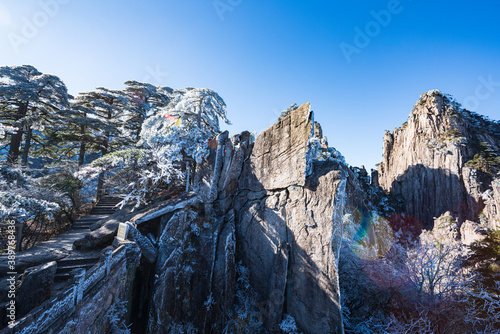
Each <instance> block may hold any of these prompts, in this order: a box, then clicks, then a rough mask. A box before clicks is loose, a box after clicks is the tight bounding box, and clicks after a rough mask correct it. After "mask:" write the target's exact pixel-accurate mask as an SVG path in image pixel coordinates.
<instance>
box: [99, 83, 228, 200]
mask: <svg viewBox="0 0 500 334" xmlns="http://www.w3.org/2000/svg"><path fill="white" fill-rule="evenodd" d="M172 94H173V96H174V97H173V99H172V100H171V102H170V103H169V104H168V105H167V106H166V107H162V108H155V110H152V111H151V113H152V115H151V116H150V117H148V118H147V119H146V120H145V121H144V123H143V124H142V130H141V132H140V140H139V142H138V144H137V147H138V148H137V149H128V150H123V151H120V152H115V153H113V154H111V155H108V156H107V157H104V158H101V159H98V160H97V161H95V162H94V163H93V164H92V165H91V167H94V168H101V169H107V170H110V169H114V170H118V169H120V170H122V172H121V175H123V174H126V173H125V172H123V171H124V170H128V171H129V172H131V173H132V174H133V175H135V176H134V177H129V178H128V179H129V180H131V182H129V183H128V185H127V189H126V190H127V193H128V195H127V197H126V199H125V202H136V203H137V205H139V204H141V203H144V202H146V200H147V199H148V198H150V197H151V196H152V195H154V193H155V192H156V191H158V190H159V189H162V188H164V187H166V186H168V185H169V184H172V183H173V182H175V181H178V180H182V179H183V178H184V177H183V172H184V171H185V170H186V169H188V170H189V169H190V167H189V166H190V163H191V162H193V163H201V162H202V161H203V160H204V159H205V158H206V157H207V156H208V154H209V148H208V140H209V139H210V138H211V137H214V136H216V135H217V134H219V132H220V128H219V118H220V119H222V120H223V121H225V122H226V123H228V124H229V121H228V119H227V114H226V104H225V103H224V100H223V99H222V98H221V97H220V96H219V95H218V94H217V93H216V92H214V91H213V90H210V89H205V88H186V89H181V90H176V91H173V92H172ZM191 167H192V165H191ZM128 175H129V176H130V173H128Z"/></svg>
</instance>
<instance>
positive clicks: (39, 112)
mask: <svg viewBox="0 0 500 334" xmlns="http://www.w3.org/2000/svg"><path fill="white" fill-rule="evenodd" d="M68 99H69V95H68V91H67V88H66V86H65V84H64V83H63V82H62V80H61V79H59V78H58V77H56V76H54V75H50V74H43V73H41V72H39V71H38V70H37V69H36V68H35V67H33V66H30V65H22V66H2V67H0V107H1V108H0V113H1V114H0V120H1V122H2V124H3V125H6V126H12V127H15V128H16V131H15V132H13V133H12V134H11V135H10V142H9V143H8V146H9V151H8V155H7V161H8V163H9V164H11V165H13V164H17V162H18V158H19V154H20V147H21V142H22V139H23V135H24V147H23V155H22V161H21V163H22V165H23V166H25V165H26V164H27V160H28V155H29V150H30V147H31V143H32V139H33V135H34V134H38V133H39V132H41V131H43V129H44V128H45V127H46V126H50V125H51V124H54V123H55V122H57V120H58V119H59V117H60V111H61V110H64V109H65V108H66V107H67V106H68Z"/></svg>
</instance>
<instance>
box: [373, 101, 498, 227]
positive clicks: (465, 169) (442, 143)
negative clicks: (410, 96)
mask: <svg viewBox="0 0 500 334" xmlns="http://www.w3.org/2000/svg"><path fill="white" fill-rule="evenodd" d="M499 148H500V124H498V122H493V121H490V120H487V119H485V118H483V117H481V116H479V115H477V114H474V113H471V112H469V111H467V110H464V109H462V108H461V107H460V105H459V104H458V103H457V102H455V101H454V100H453V98H452V97H451V96H449V95H445V94H443V93H441V92H439V91H431V92H428V93H425V94H423V95H422V96H421V98H420V99H419V100H418V101H417V104H416V105H415V107H414V109H413V111H412V113H411V114H410V116H409V119H408V121H407V122H406V123H405V124H404V125H403V126H402V127H401V128H398V129H395V130H394V132H392V133H391V132H387V133H386V134H385V136H384V149H383V161H382V163H380V165H379V167H378V183H379V185H380V186H381V187H382V188H383V189H384V190H386V191H388V192H390V193H392V194H399V195H402V197H403V198H404V199H405V201H406V212H407V213H408V214H409V215H411V216H413V217H415V218H417V219H418V220H420V222H421V223H422V224H423V226H424V227H426V228H432V226H433V222H434V219H436V218H437V217H439V216H441V215H442V214H444V213H446V212H447V211H449V212H450V213H451V215H452V216H453V217H454V218H455V219H457V221H458V222H459V223H460V224H462V223H463V222H465V221H467V220H470V221H478V218H479V215H480V214H482V213H483V215H484V214H486V215H488V216H489V217H490V219H489V224H490V227H494V226H495V225H496V224H497V223H496V222H495V221H496V219H497V218H494V217H493V216H495V212H496V211H495V210H496V208H497V207H498V197H497V196H498V192H497V193H495V192H494V191H491V192H488V196H490V195H491V196H490V197H491V198H490V199H489V200H487V202H488V204H487V203H486V202H485V199H484V198H483V197H484V196H485V192H486V191H487V190H488V189H491V187H492V181H493V178H494V176H495V175H496V173H497V172H498V167H500V164H499V160H498V157H497V154H498V152H500V150H499ZM485 206H487V207H488V208H487V209H486V210H485V211H484V212H483V210H484V209H485Z"/></svg>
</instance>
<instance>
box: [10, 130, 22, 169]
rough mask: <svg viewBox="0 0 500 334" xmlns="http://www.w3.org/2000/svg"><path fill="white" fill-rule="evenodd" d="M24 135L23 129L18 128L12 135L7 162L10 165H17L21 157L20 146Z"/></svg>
mask: <svg viewBox="0 0 500 334" xmlns="http://www.w3.org/2000/svg"><path fill="white" fill-rule="evenodd" d="M22 137H23V129H19V130H17V132H16V133H13V134H12V135H11V136H10V146H9V153H8V155H7V163H8V164H9V165H16V164H17V159H18V158H19V147H20V146H21V139H22Z"/></svg>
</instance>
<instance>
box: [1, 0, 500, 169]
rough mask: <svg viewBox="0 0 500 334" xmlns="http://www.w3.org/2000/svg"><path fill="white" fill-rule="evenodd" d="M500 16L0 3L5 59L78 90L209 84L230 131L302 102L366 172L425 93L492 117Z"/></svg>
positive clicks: (284, 4)
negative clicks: (129, 84) (224, 108)
mask: <svg viewBox="0 0 500 334" xmlns="http://www.w3.org/2000/svg"><path fill="white" fill-rule="evenodd" d="M54 4H57V6H54ZM216 6H218V9H217V8H216ZM389 10H390V11H389ZM381 11H385V12H382V13H386V14H387V12H388V13H390V18H389V17H388V16H387V15H382V14H380V13H381ZM373 12H375V13H379V14H380V15H379V20H380V22H381V23H376V22H377V21H376V19H375V17H374V15H373ZM391 12H392V13H391ZM499 13H500V2H498V1H494V0H491V1H478V2H472V1H460V0H458V1H424V0H413V1H410V0H401V1H399V4H398V1H395V0H391V1H385V0H384V1H374V0H372V1H352V0H351V1H340V0H338V1H332V0H323V1H321V0H319V1H305V0H304V1H293V0H287V1H284V0H272V1H270V0H267V1H264V0H252V1H250V0H220V1H219V0H217V1H213V0H152V1H132V0H121V1H102V0H101V1H97V0H85V1H82V0H42V1H32V0H23V1H19V0H17V1H15V0H10V1H7V0H0V65H21V64H31V65H34V66H35V67H37V68H38V69H39V70H40V71H42V72H45V73H52V74H56V75H58V76H59V77H60V78H61V79H63V80H64V82H65V83H66V85H67V86H68V88H69V90H70V92H71V93H72V94H77V93H78V92H80V91H87V90H91V89H93V88H94V87H96V86H105V87H109V88H121V87H123V82H124V81H126V80H129V79H135V80H139V81H149V82H150V83H153V84H157V85H166V86H170V87H173V88H182V87H186V86H193V87H208V88H212V89H214V90H216V91H217V92H218V93H219V94H220V95H221V96H222V97H223V98H224V100H225V101H226V103H227V105H228V113H229V117H230V119H231V121H232V122H233V125H232V126H229V127H226V128H228V129H229V130H230V132H231V134H235V133H237V132H240V131H243V130H249V131H257V132H260V131H262V130H264V129H265V128H267V127H268V126H269V125H271V124H272V123H274V122H275V121H276V119H277V117H278V115H279V113H280V111H281V110H283V109H285V108H286V107H287V106H288V105H290V104H292V103H298V104H301V103H304V102H310V103H311V105H312V107H313V110H314V111H315V116H316V120H317V121H319V122H320V123H321V124H322V126H323V130H324V133H325V135H326V136H328V140H329V143H330V146H333V147H335V148H337V149H338V150H340V151H341V152H342V154H343V155H344V156H345V157H346V159H347V162H348V163H350V164H352V165H358V166H359V165H362V164H364V165H365V166H367V167H368V168H371V167H374V166H375V164H376V163H378V162H379V161H380V160H381V155H382V138H383V134H384V130H392V129H393V128H394V127H397V126H400V125H401V124H402V123H403V122H404V121H405V120H406V119H407V117H408V114H409V113H410V111H411V108H412V106H413V104H414V103H415V101H416V100H417V99H418V97H419V95H420V94H421V93H423V92H425V91H428V90H431V89H440V90H442V91H444V92H446V93H450V94H452V95H454V96H455V97H456V98H457V100H459V101H460V102H464V101H465V102H467V103H466V104H468V106H470V107H473V108H472V109H474V110H475V111H477V112H479V113H481V114H484V115H487V116H489V117H490V118H492V119H496V120H498V119H500V109H499V107H500V66H499V65H500V24H498V15H499ZM33 28H34V29H33ZM359 31H361V32H362V34H367V33H368V34H367V35H366V36H365V38H364V39H363V38H361V37H359V36H358V38H356V35H358V34H359ZM346 45H349V47H346ZM354 48H356V49H354ZM346 50H348V51H346ZM353 50H355V51H353ZM346 53H347V54H348V57H346V55H345V54H346ZM348 58H349V60H350V61H348ZM487 81H493V84H491V83H490V84H486V85H485V84H484V82H487ZM496 82H499V83H498V84H496Z"/></svg>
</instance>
